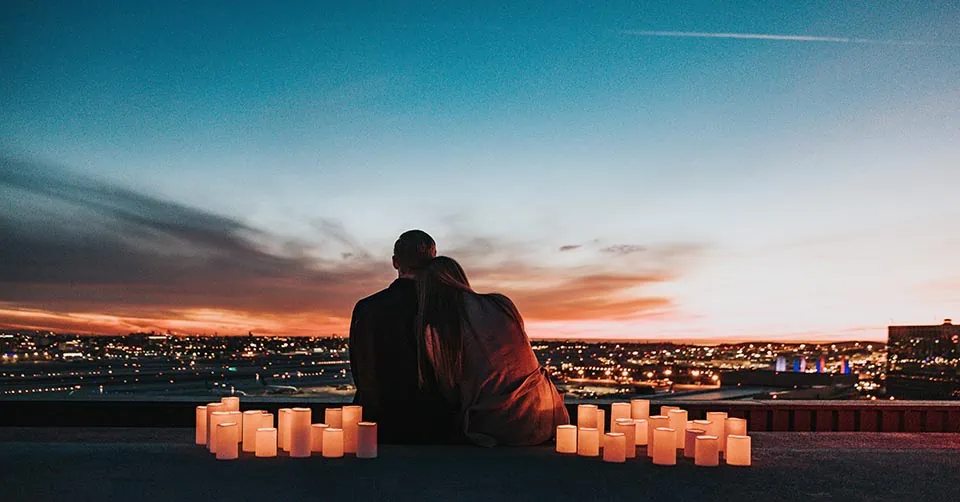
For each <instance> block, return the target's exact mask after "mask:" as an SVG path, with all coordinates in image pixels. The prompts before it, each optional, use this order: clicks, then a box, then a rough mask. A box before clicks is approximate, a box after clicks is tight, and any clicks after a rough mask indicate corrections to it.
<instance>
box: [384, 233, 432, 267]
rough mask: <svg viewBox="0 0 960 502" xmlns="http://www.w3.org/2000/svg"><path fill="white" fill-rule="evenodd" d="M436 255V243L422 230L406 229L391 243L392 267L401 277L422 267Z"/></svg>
mask: <svg viewBox="0 0 960 502" xmlns="http://www.w3.org/2000/svg"><path fill="white" fill-rule="evenodd" d="M435 256H437V243H436V242H434V240H433V237H430V235H428V234H427V233H426V232H424V231H423V230H407V231H406V232H404V233H402V234H400V237H399V238H398V239H397V242H396V243H395V244H394V245H393V268H395V269H397V273H399V274H400V276H401V277H403V276H405V275H410V274H412V273H413V272H414V271H416V270H417V269H419V268H422V267H423V266H424V265H426V264H427V262H429V261H430V260H431V259H433V258H434V257H435Z"/></svg>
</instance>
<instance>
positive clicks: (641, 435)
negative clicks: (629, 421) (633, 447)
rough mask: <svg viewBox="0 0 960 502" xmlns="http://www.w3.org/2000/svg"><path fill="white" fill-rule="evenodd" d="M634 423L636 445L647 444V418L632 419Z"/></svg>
mask: <svg viewBox="0 0 960 502" xmlns="http://www.w3.org/2000/svg"><path fill="white" fill-rule="evenodd" d="M633 423H634V425H636V426H637V440H636V443H637V446H646V445H647V419H645V418H638V419H636V420H634V421H633Z"/></svg>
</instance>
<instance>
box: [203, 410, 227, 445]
mask: <svg viewBox="0 0 960 502" xmlns="http://www.w3.org/2000/svg"><path fill="white" fill-rule="evenodd" d="M227 422H230V412H229V411H215V412H213V413H212V414H211V415H210V422H208V423H207V432H209V433H210V437H209V438H208V439H207V448H208V449H209V450H210V453H217V432H219V429H217V426H218V425H220V424H224V423H227Z"/></svg>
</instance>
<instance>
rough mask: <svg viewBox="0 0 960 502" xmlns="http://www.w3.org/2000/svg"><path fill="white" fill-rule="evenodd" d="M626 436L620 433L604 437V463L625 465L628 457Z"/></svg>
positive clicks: (608, 434) (610, 433)
mask: <svg viewBox="0 0 960 502" xmlns="http://www.w3.org/2000/svg"><path fill="white" fill-rule="evenodd" d="M625 446H626V436H624V435H623V434H620V433H618V432H608V433H606V434H604V435H603V461H604V462H617V463H623V462H625V461H626V459H627V457H626V454H625V452H624V448H625Z"/></svg>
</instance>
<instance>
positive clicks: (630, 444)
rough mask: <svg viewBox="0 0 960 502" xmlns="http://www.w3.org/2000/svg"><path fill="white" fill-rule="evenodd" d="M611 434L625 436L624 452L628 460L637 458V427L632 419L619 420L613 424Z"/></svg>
mask: <svg viewBox="0 0 960 502" xmlns="http://www.w3.org/2000/svg"><path fill="white" fill-rule="evenodd" d="M610 432H616V433H618V434H623V437H624V449H623V451H624V454H625V455H626V456H627V458H636V457H637V425H636V424H635V423H633V419H632V418H618V419H617V420H615V421H614V422H611V424H610ZM604 446H606V445H604Z"/></svg>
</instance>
